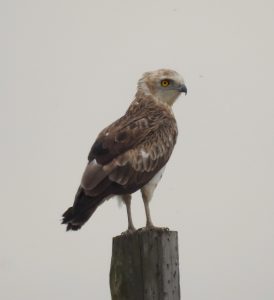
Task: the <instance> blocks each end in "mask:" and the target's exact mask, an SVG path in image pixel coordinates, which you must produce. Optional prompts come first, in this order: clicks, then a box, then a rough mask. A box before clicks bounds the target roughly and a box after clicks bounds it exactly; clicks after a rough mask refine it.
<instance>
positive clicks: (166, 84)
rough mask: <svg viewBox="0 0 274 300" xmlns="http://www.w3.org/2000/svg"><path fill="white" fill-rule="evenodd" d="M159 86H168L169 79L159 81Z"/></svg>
mask: <svg viewBox="0 0 274 300" xmlns="http://www.w3.org/2000/svg"><path fill="white" fill-rule="evenodd" d="M161 86H163V87H167V86H169V80H167V79H164V80H162V81H161Z"/></svg>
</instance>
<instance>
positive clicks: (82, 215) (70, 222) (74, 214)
mask: <svg viewBox="0 0 274 300" xmlns="http://www.w3.org/2000/svg"><path fill="white" fill-rule="evenodd" d="M103 201H104V199H103V198H102V197H90V196H87V195H85V193H84V190H83V189H82V188H81V187H80V188H79V190H78V192H77V194H76V196H75V201H74V204H73V206H72V207H70V208H68V209H67V210H66V211H65V212H64V214H63V220H62V224H67V231H68V230H79V229H80V228H81V227H82V226H83V225H84V224H85V223H86V222H87V220H88V219H89V218H90V217H91V216H92V214H93V213H94V212H95V210H96V208H97V207H98V206H99V205H100V204H101V203H102V202H103Z"/></svg>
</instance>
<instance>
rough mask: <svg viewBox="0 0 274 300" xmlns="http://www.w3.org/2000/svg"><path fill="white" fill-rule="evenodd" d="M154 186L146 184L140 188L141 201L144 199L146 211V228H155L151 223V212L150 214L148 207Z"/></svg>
mask: <svg viewBox="0 0 274 300" xmlns="http://www.w3.org/2000/svg"><path fill="white" fill-rule="evenodd" d="M155 188H156V185H155V186H153V187H152V186H149V187H148V186H146V187H144V188H142V189H141V192H142V197H143V201H144V206H145V212H146V219H147V221H146V229H152V228H155V226H154V225H153V223H152V219H151V214H150V209H149V202H150V200H151V198H152V195H153V192H154V189H155Z"/></svg>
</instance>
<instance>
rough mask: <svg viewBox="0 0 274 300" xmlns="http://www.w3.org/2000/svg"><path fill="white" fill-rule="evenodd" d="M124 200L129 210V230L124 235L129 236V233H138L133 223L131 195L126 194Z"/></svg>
mask: <svg viewBox="0 0 274 300" xmlns="http://www.w3.org/2000/svg"><path fill="white" fill-rule="evenodd" d="M122 199H123V201H124V203H125V205H126V208H127V218H128V229H127V230H126V231H124V232H123V233H122V234H128V233H133V232H134V231H136V229H135V227H134V225H133V222H132V215H131V195H130V194H126V195H123V196H122Z"/></svg>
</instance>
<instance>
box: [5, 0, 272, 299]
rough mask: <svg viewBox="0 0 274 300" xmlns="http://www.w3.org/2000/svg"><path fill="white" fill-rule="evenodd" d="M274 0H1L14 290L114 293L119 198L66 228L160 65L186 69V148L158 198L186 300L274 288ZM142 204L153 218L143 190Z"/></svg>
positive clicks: (181, 146)
mask: <svg viewBox="0 0 274 300" xmlns="http://www.w3.org/2000/svg"><path fill="white" fill-rule="evenodd" d="M273 15H274V2H273V1H262V0H260V1H252V0H249V1H243V0H242V1H241V0H238V1H236V0H230V1H223V0H221V1H213V0H208V1H201V0H200V1H193V0H192V1H179V0H178V1H175V0H174V1H159V0H158V1H156V0H151V1H147V0H146V1H145V0H139V1H125V0H123V1H122V0H119V1H118V0H116V1H93V0H89V1H84V0H80V1H72V0H66V1H60V0H54V1H53V0H48V1H39V0H36V1H34V0H25V1H13V0H8V1H4V0H2V1H0V25H1V26H0V31H1V50H0V51H1V58H0V59H1V68H0V76H1V78H0V79H1V81H0V82H1V89H0V97H1V117H0V122H1V129H0V130H1V139H2V140H1V170H0V172H1V182H2V188H1V195H0V199H1V200H0V201H1V209H0V235H1V240H0V298H1V299H5V300H22V299H28V300H34V299H39V300H48V299H51V300H74V299H81V300H91V299H92V300H93V299H96V300H97V299H102V300H107V299H110V293H109V286H108V272H109V265H110V257H111V239H112V237H113V236H115V235H117V234H119V233H120V232H122V231H123V230H125V227H126V224H127V223H126V222H127V219H126V213H125V209H124V208H123V209H119V208H118V205H117V202H116V201H115V200H111V201H109V202H107V203H105V204H104V205H103V206H101V207H100V208H99V209H98V210H97V212H96V213H95V215H94V216H93V217H92V219H91V220H90V221H89V222H88V223H87V224H86V226H84V227H83V229H82V230H81V231H79V232H76V233H75V232H69V233H66V232H65V227H64V226H61V225H59V219H60V216H61V214H62V213H63V211H64V210H65V209H66V208H67V207H68V206H70V205H71V203H72V201H73V198H74V194H75V192H76V189H77V186H78V184H79V180H80V178H81V174H82V171H83V168H84V166H85V164H86V158H87V154H88V152H89V149H90V146H91V144H92V143H93V140H94V139H95V137H96V135H97V133H98V132H99V131H100V130H101V129H102V128H103V127H104V126H106V125H108V124H109V123H110V122H112V121H114V120H115V119H116V118H118V117H119V116H121V114H122V113H124V112H125V110H126V108H127V106H128V105H129V103H130V101H131V100H132V99H133V96H134V93H135V88H136V82H137V80H138V78H139V77H140V76H141V74H142V73H143V72H145V71H149V70H154V69H158V68H162V67H168V68H173V69H175V70H177V71H178V72H179V73H181V74H182V75H183V76H184V78H185V81H186V83H187V87H188V91H189V93H188V95H187V97H183V96H182V97H181V98H180V100H179V101H178V102H177V103H176V104H175V106H174V112H175V115H176V118H177V120H178V126H179V130H180V135H179V140H178V143H177V145H176V149H175V152H174V153H173V156H172V159H171V160H170V162H169V165H168V167H167V169H166V172H165V175H164V177H163V180H162V182H161V183H160V185H159V187H158V189H157V191H156V193H155V196H154V199H153V201H152V203H151V210H152V215H153V218H154V222H155V224H156V225H162V226H168V227H170V228H171V229H175V230H178V232H179V241H180V270H181V280H182V282H181V288H182V295H183V299H187V300H199V299H203V300H220V299H222V300H231V299H233V300H243V299H248V300H258V299H263V300H273V298H274V230H273V228H274V203H273V202H274V201H273V200H274V197H273V196H274V191H273V189H274V188H273V179H274V158H273V153H274V126H273V125H274V121H273V120H274V97H273V69H274V59H273V53H274V42H273V39H274V38H273V37H274V18H273ZM133 209H134V210H133V217H134V221H135V223H136V225H137V226H138V227H141V226H143V225H144V221H145V215H144V210H143V204H142V201H141V197H140V196H139V194H136V195H135V196H134V200H133Z"/></svg>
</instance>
